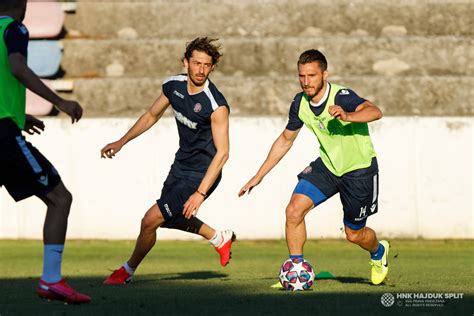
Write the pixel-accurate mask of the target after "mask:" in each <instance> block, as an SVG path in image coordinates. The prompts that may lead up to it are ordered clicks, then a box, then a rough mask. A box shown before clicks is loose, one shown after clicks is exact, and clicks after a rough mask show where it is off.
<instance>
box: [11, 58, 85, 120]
mask: <svg viewBox="0 0 474 316" xmlns="http://www.w3.org/2000/svg"><path fill="white" fill-rule="evenodd" d="M8 59H9V62H10V67H11V71H12V74H13V75H14V76H15V77H16V78H17V79H18V81H20V82H21V83H22V84H23V85H24V86H25V87H26V88H27V89H29V90H31V91H32V92H34V93H36V94H37V95H39V96H40V97H42V98H44V99H46V100H48V101H49V102H51V103H53V104H54V105H55V106H56V107H57V108H58V110H60V111H62V112H64V113H66V114H67V115H69V116H70V117H71V120H72V123H74V122H77V121H79V120H80V118H81V117H82V107H81V106H80V105H79V103H77V102H76V101H70V100H65V99H63V98H61V97H60V96H58V95H57V94H56V93H54V92H53V91H52V90H51V89H49V88H48V87H47V86H46V85H45V84H44V83H43V82H42V81H41V79H40V78H38V76H37V75H36V74H35V73H34V72H33V71H32V70H31V69H30V68H29V67H28V65H27V63H26V59H25V57H24V56H23V55H22V54H20V53H13V54H10V55H9V57H8Z"/></svg>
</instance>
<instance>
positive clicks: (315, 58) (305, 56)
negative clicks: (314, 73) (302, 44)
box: [298, 49, 328, 71]
mask: <svg viewBox="0 0 474 316" xmlns="http://www.w3.org/2000/svg"><path fill="white" fill-rule="evenodd" d="M313 62H317V63H318V64H319V68H321V70H322V71H325V70H327V69H328V62H327V60H326V57H324V55H323V53H321V52H320V51H319V50H316V49H308V50H307V51H305V52H303V53H302V54H301V55H300V58H299V59H298V65H304V64H309V63H313Z"/></svg>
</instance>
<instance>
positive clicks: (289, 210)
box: [286, 203, 304, 224]
mask: <svg viewBox="0 0 474 316" xmlns="http://www.w3.org/2000/svg"><path fill="white" fill-rule="evenodd" d="M303 220H304V211H303V210H301V209H299V208H298V207H296V206H295V205H294V204H292V203H290V204H289V205H288V206H287V207H286V222H287V223H290V224H298V223H301V222H302V221H303Z"/></svg>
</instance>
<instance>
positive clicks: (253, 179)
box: [239, 176, 262, 196]
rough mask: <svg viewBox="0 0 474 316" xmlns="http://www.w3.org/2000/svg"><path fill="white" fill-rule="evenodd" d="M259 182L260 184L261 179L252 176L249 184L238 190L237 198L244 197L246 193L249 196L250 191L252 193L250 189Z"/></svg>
mask: <svg viewBox="0 0 474 316" xmlns="http://www.w3.org/2000/svg"><path fill="white" fill-rule="evenodd" d="M260 182H262V179H261V178H260V177H258V176H254V177H253V178H252V179H250V181H249V182H247V184H246V185H244V186H243V187H242V189H240V191H239V196H242V195H244V194H245V192H247V191H248V194H250V191H252V189H253V188H254V187H256V186H257V185H258V184H259V183H260Z"/></svg>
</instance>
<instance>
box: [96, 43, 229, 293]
mask: <svg viewBox="0 0 474 316" xmlns="http://www.w3.org/2000/svg"><path fill="white" fill-rule="evenodd" d="M214 41H215V39H210V38H207V37H203V38H196V39H194V40H193V41H192V42H190V43H188V44H187V46H186V51H185V53H184V57H183V63H184V66H185V67H186V69H187V74H182V75H177V76H172V77H169V78H168V79H166V80H165V81H164V83H163V86H162V93H161V94H160V96H159V97H158V99H157V100H156V101H155V102H154V103H153V105H152V106H151V107H150V109H149V110H148V111H147V112H145V113H144V114H143V115H142V116H141V117H140V118H139V119H138V121H137V122H136V123H135V125H134V126H132V128H131V129H130V130H129V131H128V132H127V133H126V134H125V135H124V136H123V137H122V138H120V139H119V140H118V141H116V142H113V143H111V144H108V145H106V146H105V147H104V148H103V149H102V150H101V157H103V158H112V157H114V156H115V155H116V154H117V153H118V152H119V151H120V150H121V149H122V147H123V146H124V145H125V144H127V143H128V142H129V141H131V140H132V139H134V138H135V137H137V136H139V135H141V134H142V133H143V132H145V131H147V130H148V129H149V128H150V127H152V126H153V125H154V124H155V123H157V122H158V121H159V119H160V118H161V116H162V115H163V113H164V112H165V110H166V109H167V108H168V107H169V106H170V105H171V107H172V109H173V111H174V115H175V118H176V124H177V127H178V134H179V149H178V151H177V152H176V156H175V161H174V163H173V165H172V166H171V170H170V172H169V175H168V177H167V178H166V180H165V183H164V186H163V189H162V191H161V197H160V198H159V199H158V200H157V201H156V203H154V204H153V205H152V206H151V207H150V209H149V210H148V212H146V213H145V216H144V217H143V219H142V222H141V228H140V235H139V236H138V238H137V242H136V245H135V249H134V251H133V253H132V255H131V257H130V258H129V259H128V260H127V261H126V262H125V263H124V264H123V265H122V266H121V267H120V268H119V269H117V270H115V271H114V272H113V273H112V274H111V275H110V276H109V277H107V278H106V279H105V281H104V284H125V283H128V282H130V280H131V279H132V276H133V274H134V272H135V269H137V267H138V265H139V264H140V262H141V261H142V260H143V259H144V258H145V256H146V255H147V253H148V252H149V251H150V250H151V248H152V247H153V246H154V244H155V242H156V230H157V229H158V228H159V227H166V228H174V229H180V230H184V231H187V232H191V233H195V234H199V235H201V236H203V237H204V238H206V239H207V240H209V242H210V243H211V244H212V245H213V246H214V247H215V249H216V251H217V252H218V253H219V255H220V264H221V265H222V266H226V265H227V264H228V263H229V260H230V255H231V253H230V250H231V246H232V242H233V240H234V239H235V235H234V233H233V231H231V230H224V231H216V230H214V229H213V228H211V227H209V226H208V225H206V224H204V223H203V222H201V221H200V220H199V219H198V218H197V217H196V216H195V215H196V213H197V212H198V210H199V207H200V206H201V204H202V203H203V202H204V200H205V199H206V198H207V197H209V196H210V195H211V194H212V192H213V191H214V190H215V189H216V187H217V185H218V184H219V182H220V180H221V171H222V168H223V166H224V164H225V162H226V161H227V159H228V156H229V108H228V104H227V101H226V99H225V98H224V96H223V95H222V93H220V91H219V90H217V88H216V86H215V85H214V84H213V83H212V82H211V81H210V80H209V79H208V76H209V74H210V73H211V71H212V70H213V69H214V67H215V66H216V64H217V62H218V61H219V58H220V57H221V54H220V52H219V46H217V45H216V44H215V43H214Z"/></svg>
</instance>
